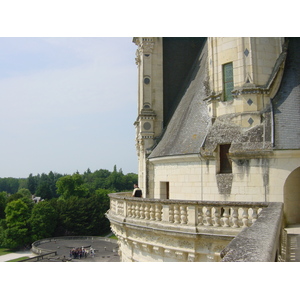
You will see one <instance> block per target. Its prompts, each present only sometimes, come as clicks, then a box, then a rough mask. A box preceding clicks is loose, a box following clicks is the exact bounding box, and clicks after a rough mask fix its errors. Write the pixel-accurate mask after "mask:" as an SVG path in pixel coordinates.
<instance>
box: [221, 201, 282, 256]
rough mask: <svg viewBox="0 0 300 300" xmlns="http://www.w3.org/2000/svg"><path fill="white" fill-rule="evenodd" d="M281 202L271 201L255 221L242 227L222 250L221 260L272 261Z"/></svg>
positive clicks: (280, 215)
mask: <svg viewBox="0 0 300 300" xmlns="http://www.w3.org/2000/svg"><path fill="white" fill-rule="evenodd" d="M282 219H283V204H282V203H279V202H271V203H269V205H268V207H266V208H263V209H262V211H261V213H260V216H259V218H258V219H257V221H256V222H255V223H254V224H253V225H252V226H251V227H248V228H244V229H243V230H242V231H241V232H240V234H238V235H237V236H236V237H235V238H234V239H233V240H232V241H231V242H230V243H229V244H228V246H227V247H226V248H225V249H223V250H222V252H221V258H222V262H274V261H275V259H276V251H277V249H278V247H279V236H280V231H281V227H282Z"/></svg>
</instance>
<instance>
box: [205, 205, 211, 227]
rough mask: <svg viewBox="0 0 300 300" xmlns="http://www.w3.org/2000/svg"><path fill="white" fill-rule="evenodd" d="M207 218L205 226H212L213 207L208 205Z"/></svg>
mask: <svg viewBox="0 0 300 300" xmlns="http://www.w3.org/2000/svg"><path fill="white" fill-rule="evenodd" d="M205 216H206V217H205V219H206V224H205V226H211V225H212V222H211V207H210V206H207V207H206V212H205Z"/></svg>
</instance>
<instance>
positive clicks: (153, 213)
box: [150, 204, 155, 220]
mask: <svg viewBox="0 0 300 300" xmlns="http://www.w3.org/2000/svg"><path fill="white" fill-rule="evenodd" d="M154 217H155V207H154V204H150V220H155V218H154Z"/></svg>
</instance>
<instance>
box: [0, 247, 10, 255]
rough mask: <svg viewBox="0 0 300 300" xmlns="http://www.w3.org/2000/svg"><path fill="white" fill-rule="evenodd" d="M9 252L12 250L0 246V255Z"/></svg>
mask: <svg viewBox="0 0 300 300" xmlns="http://www.w3.org/2000/svg"><path fill="white" fill-rule="evenodd" d="M9 253H12V251H11V250H9V249H7V248H0V255H5V254H9Z"/></svg>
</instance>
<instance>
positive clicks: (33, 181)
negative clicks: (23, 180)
mask: <svg viewBox="0 0 300 300" xmlns="http://www.w3.org/2000/svg"><path fill="white" fill-rule="evenodd" d="M36 187H37V178H36V177H34V176H33V175H32V173H30V174H29V176H28V178H27V188H28V189H29V191H30V193H31V194H32V195H34V194H35V191H36Z"/></svg>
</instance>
